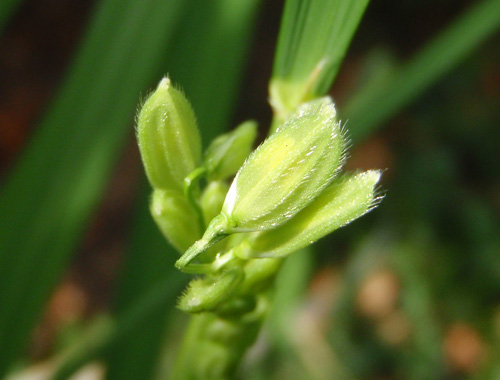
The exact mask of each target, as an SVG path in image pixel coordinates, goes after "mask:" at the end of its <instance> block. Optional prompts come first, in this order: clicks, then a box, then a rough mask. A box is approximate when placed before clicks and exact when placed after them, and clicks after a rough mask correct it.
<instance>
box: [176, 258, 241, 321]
mask: <svg viewBox="0 0 500 380" xmlns="http://www.w3.org/2000/svg"><path fill="white" fill-rule="evenodd" d="M243 277H244V275H243V271H242V270H241V269H240V268H236V267H235V268H232V269H229V270H227V271H224V272H222V273H220V274H218V275H217V276H216V277H212V276H210V277H204V278H197V279H195V280H192V281H191V282H190V283H189V285H188V288H187V290H186V291H185V293H184V294H183V295H182V296H181V298H180V299H179V303H178V305H177V307H178V308H179V309H181V310H183V311H187V312H189V313H200V312H202V311H214V310H215V309H216V308H217V307H218V306H219V305H220V304H221V303H223V302H224V301H227V300H228V299H229V298H230V297H231V296H232V295H233V294H234V291H235V290H236V288H237V285H238V284H240V283H241V281H243Z"/></svg>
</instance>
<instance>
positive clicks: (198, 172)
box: [184, 167, 207, 231]
mask: <svg viewBox="0 0 500 380" xmlns="http://www.w3.org/2000/svg"><path fill="white" fill-rule="evenodd" d="M206 173H207V169H205V168H204V167H200V168H196V169H195V170H193V171H192V172H191V173H189V175H188V176H187V177H186V178H184V194H185V195H186V198H187V199H188V201H189V203H190V204H191V206H192V207H193V209H194V210H195V212H196V216H197V219H198V224H199V226H200V231H205V227H206V226H205V219H204V217H203V211H202V209H201V207H200V204H199V203H198V193H199V191H200V187H199V182H200V179H201V178H202V177H203V176H205V175H206Z"/></svg>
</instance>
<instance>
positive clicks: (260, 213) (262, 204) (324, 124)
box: [222, 97, 345, 231]
mask: <svg viewBox="0 0 500 380" xmlns="http://www.w3.org/2000/svg"><path fill="white" fill-rule="evenodd" d="M335 117H336V111H335V106H334V104H333V102H332V100H331V99H330V98H329V97H325V98H321V99H318V100H314V101H311V102H309V103H306V104H304V105H303V106H301V107H299V108H298V110H297V112H296V113H295V114H294V115H292V116H291V117H290V118H289V119H288V121H287V122H286V123H285V124H283V125H282V126H281V127H279V128H278V129H277V131H276V133H274V134H273V135H272V136H271V137H269V138H268V139H267V140H266V141H265V142H264V143H263V144H262V145H260V146H259V147H258V148H257V149H256V150H255V151H254V152H253V153H252V154H251V155H250V156H249V157H248V159H247V161H246V162H245V164H244V165H243V166H242V167H241V169H240V170H239V171H238V173H237V175H236V178H235V180H234V181H233V183H232V185H231V188H230V190H229V192H228V195H227V197H226V201H225V202H224V206H223V209H222V212H223V213H224V214H225V215H226V216H227V217H228V220H229V221H230V222H232V226H231V228H232V229H233V230H234V231H257V230H267V229H272V228H275V227H277V226H279V225H280V224H282V223H284V222H286V221H287V220H289V219H290V218H292V217H293V216H294V215H295V214H297V213H298V212H299V211H300V210H301V209H303V208H304V207H305V206H306V205H307V204H308V203H310V202H311V201H312V200H313V199H314V198H316V196H317V195H318V194H319V193H321V191H322V190H323V189H324V188H325V187H326V186H327V185H328V184H329V183H330V182H331V181H332V179H333V178H334V177H335V175H336V174H337V173H338V171H339V169H340V167H341V166H342V163H343V155H344V148H345V141H344V137H343V134H342V131H341V128H340V123H339V122H338V121H337V120H336V119H335Z"/></svg>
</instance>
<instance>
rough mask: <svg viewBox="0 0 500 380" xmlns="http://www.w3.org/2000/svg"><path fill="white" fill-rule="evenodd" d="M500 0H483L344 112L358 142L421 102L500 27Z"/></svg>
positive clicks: (371, 87) (357, 97)
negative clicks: (425, 93) (390, 119)
mask: <svg viewBox="0 0 500 380" xmlns="http://www.w3.org/2000/svg"><path fill="white" fill-rule="evenodd" d="M499 14H500V0H483V1H481V2H479V3H475V4H474V5H472V6H471V8H470V9H468V10H466V11H465V13H464V14H463V15H462V16H460V17H459V18H458V19H457V20H455V21H454V22H453V23H451V24H450V25H449V26H448V27H447V28H446V29H444V30H443V31H442V32H441V33H440V34H438V35H437V36H436V37H435V38H433V39H432V40H431V41H430V42H429V43H428V44H427V46H425V47H424V48H422V50H421V51H419V52H418V53H417V54H415V55H414V57H413V58H411V59H410V60H409V61H408V62H407V63H406V64H405V65H403V66H402V67H401V68H400V69H399V70H394V72H393V73H392V75H389V76H388V77H387V78H386V80H385V81H383V82H381V84H380V85H379V86H367V87H366V90H365V91H363V90H361V91H360V92H359V93H358V94H356V95H355V96H354V97H353V98H352V99H351V101H350V103H348V104H347V105H346V107H345V108H344V109H343V110H341V111H343V112H341V114H342V115H341V116H342V118H343V119H344V120H349V126H352V128H350V136H351V138H352V139H353V140H354V141H358V140H361V139H363V138H366V137H367V136H368V135H369V134H370V133H372V132H373V130H374V129H375V128H377V127H379V126H381V125H382V124H383V123H385V122H386V121H387V120H388V119H389V118H391V117H392V116H393V115H394V114H395V113H397V112H398V111H400V110H401V109H402V108H404V107H405V106H407V105H408V104H410V103H411V102H412V101H414V100H415V99H417V98H418V97H419V96H420V95H422V93H424V92H425V91H426V90H428V89H429V88H430V87H431V86H432V85H434V84H435V83H436V82H437V81H438V80H439V79H440V78H441V77H442V76H443V75H445V74H446V73H448V72H449V71H451V70H452V69H453V68H454V67H455V66H456V65H458V64H459V63H460V62H461V61H462V60H463V59H464V58H465V57H467V56H468V55H469V54H471V53H472V52H473V51H474V49H476V48H477V47H478V46H479V45H480V44H481V43H482V42H483V41H484V40H485V39H486V38H488V37H489V36H491V34H493V33H494V32H495V31H496V30H498V28H499V27H500V17H499V16H498V15H499Z"/></svg>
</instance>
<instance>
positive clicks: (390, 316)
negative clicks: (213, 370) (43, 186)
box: [0, 0, 500, 379]
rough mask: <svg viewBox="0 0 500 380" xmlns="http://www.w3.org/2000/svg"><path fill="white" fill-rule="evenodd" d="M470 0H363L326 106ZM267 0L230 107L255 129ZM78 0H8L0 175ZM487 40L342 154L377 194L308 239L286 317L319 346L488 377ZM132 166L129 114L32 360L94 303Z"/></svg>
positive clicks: (493, 314)
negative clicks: (351, 217) (310, 247)
mask: <svg viewBox="0 0 500 380" xmlns="http://www.w3.org/2000/svg"><path fill="white" fill-rule="evenodd" d="M472 4H474V1H470V0H461V1H455V0H454V1H451V0H440V1H430V0H425V1H418V2H416V1H410V0H403V1H402V0H399V1H395V0H394V1H392V0H384V1H373V2H372V3H371V4H370V5H369V7H368V10H367V12H366V14H365V16H364V18H363V20H362V22H361V25H360V28H359V30H358V31H357V33H356V35H355V37H354V40H353V43H352V45H351V48H350V49H349V51H348V55H347V57H346V59H345V61H344V63H343V65H342V69H341V71H340V73H339V75H338V79H337V80H336V83H335V85H334V87H333V89H332V91H331V95H332V97H333V98H334V99H335V101H336V102H337V104H338V106H339V110H340V113H341V114H342V106H343V104H345V102H346V99H349V98H350V96H351V95H352V94H354V93H355V92H356V91H357V89H358V88H359V87H360V86H362V84H363V83H364V81H365V80H366V79H365V78H368V77H369V76H370V75H371V74H370V70H372V69H373V70H375V69H376V68H377V67H386V68H388V70H390V67H391V65H393V64H395V63H396V62H400V61H405V60H408V59H411V57H412V55H413V54H414V53H415V52H416V51H418V49H419V48H421V47H422V46H424V45H425V43H426V42H427V41H429V40H430V39H431V38H432V37H433V36H434V35H435V34H436V33H437V32H438V31H440V30H442V29H443V28H444V27H445V26H446V25H447V24H448V23H449V22H450V21H451V20H453V19H454V18H455V17H457V16H458V15H459V14H460V13H461V12H462V11H464V10H465V9H467V7H468V6H470V5H472ZM282 5H283V4H282V2H281V1H264V2H263V3H262V7H261V9H260V13H259V15H258V17H257V27H256V33H255V34H254V36H253V42H252V48H251V51H250V53H249V55H248V57H249V58H248V61H247V62H248V63H247V65H246V71H245V75H244V80H243V85H242V88H243V90H242V91H241V93H240V95H239V100H238V106H237V109H236V113H235V114H234V116H233V120H234V123H233V124H236V123H238V122H240V121H242V120H245V119H248V118H253V119H256V120H257V121H258V122H259V125H260V126H261V128H262V136H264V134H265V131H266V126H267V125H268V124H269V122H270V118H271V111H270V109H269V107H268V105H267V101H266V99H267V83H268V80H269V78H270V75H271V68H272V59H273V55H274V49H275V44H276V38H277V33H278V30H279V21H280V16H281V11H282ZM93 6H94V2H93V1H83V0H74V1H71V2H68V1H63V0H38V1H32V0H27V1H23V3H22V5H21V6H20V8H19V9H17V11H16V12H15V14H14V15H13V17H12V18H11V19H10V20H9V22H8V24H7V26H6V29H5V30H4V32H3V34H2V35H1V37H0V144H1V150H0V152H1V153H0V154H1V168H0V170H1V176H2V183H3V182H4V179H5V178H6V176H8V174H9V172H10V170H11V169H12V167H13V165H14V163H15V161H16V158H17V157H18V156H19V154H20V152H21V151H22V149H23V147H24V146H25V144H26V142H27V141H28V140H29V139H30V136H31V135H32V134H33V133H34V130H35V128H36V125H37V120H39V119H40V118H41V117H42V116H43V114H44V111H45V109H46V107H47V106H48V105H49V103H50V101H51V99H53V97H54V96H55V94H56V92H57V90H58V86H59V85H60V84H61V82H62V80H63V78H64V75H65V72H66V69H67V68H68V67H69V65H70V64H71V62H72V55H73V53H74V51H75V47H76V46H77V45H78V43H79V41H80V40H81V38H82V36H83V33H84V30H85V26H86V23H87V21H88V20H89V17H90V12H91V10H92V7H93ZM499 17H500V16H499ZM499 43H500V36H499V35H498V33H496V34H495V35H494V36H493V37H492V38H489V39H488V41H487V42H486V43H484V44H483V45H482V46H481V47H480V48H479V49H477V50H476V51H475V52H474V54H473V55H471V56H469V57H467V59H465V60H464V61H463V62H462V63H461V64H460V65H459V66H458V67H456V68H455V69H454V70H452V72H450V73H448V74H447V75H445V76H444V77H442V78H441V79H440V80H439V81H438V83H436V84H435V85H434V86H432V88H431V89H430V90H428V91H426V92H425V93H424V94H423V95H422V96H421V97H419V99H418V100H417V101H416V102H415V103H414V104H412V105H411V106H409V107H406V108H405V109H404V110H402V111H401V112H399V113H398V114H397V116H395V117H394V118H392V119H391V120H390V121H389V122H387V123H385V124H384V125H382V126H380V128H379V129H378V130H377V131H376V132H375V133H373V134H371V136H370V137H369V138H368V139H366V140H365V141H362V142H361V143H360V144H359V145H356V146H354V147H353V149H352V150H351V157H350V159H349V161H348V168H349V169H351V170H355V169H368V168H382V169H385V172H384V178H383V183H382V188H383V191H384V192H385V193H386V198H385V200H384V201H383V202H382V204H381V206H380V207H379V209H377V210H376V211H375V212H373V213H371V214H370V215H369V216H367V217H366V218H364V219H363V220H361V221H358V222H356V224H359V226H358V227H357V228H356V230H353V229H351V226H350V227H348V228H346V229H345V230H342V231H339V232H338V233H336V234H335V237H334V238H330V239H326V240H323V241H321V242H320V243H319V244H318V249H317V255H316V260H315V263H314V266H315V268H317V270H316V272H315V273H316V274H314V275H313V278H312V280H311V282H310V283H309V286H308V290H307V294H306V300H307V301H305V302H304V305H302V307H303V308H304V310H303V311H301V313H299V317H297V321H295V322H294V323H298V324H299V325H300V329H304V328H306V327H305V326H309V325H315V326H316V328H318V329H319V331H320V332H323V333H324V332H325V331H330V330H331V331H333V332H332V333H331V334H334V336H337V338H338V339H336V340H335V339H334V341H337V342H339V343H338V344H339V346H338V347H336V349H337V351H336V354H335V357H337V359H338V360H339V362H340V363H344V364H345V363H347V364H345V365H346V366H347V367H348V368H349V367H351V369H350V370H351V371H352V372H353V374H354V375H355V376H356V377H360V378H380V379H382V378H384V379H390V378H405V377H401V373H406V374H410V373H411V374H415V373H417V374H418V373H419V371H420V372H421V374H420V375H414V376H413V375H412V376H408V377H407V378H429V379H430V378H450V379H461V378H476V377H477V378H484V379H487V378H491V379H493V378H500V377H498V376H500V372H499V371H500V370H499V367H498V363H500V356H498V355H499V353H500V351H499V348H500V346H499V339H500V234H499V231H500V165H499V164H500V154H499V153H498V151H499V148H498V147H499V146H500V133H499V131H498V129H499V126H500V111H499V110H500V48H499V47H500V44H499ZM167 70H168V68H167ZM174 80H175V78H174ZM188 95H189V94H188ZM138 98H139V96H138ZM347 126H348V128H355V127H356V126H355V125H349V123H348V124H347ZM141 171H142V169H141V166H140V160H139V156H138V151H137V149H136V146H135V141H134V138H133V128H132V125H130V138H129V142H128V144H127V148H126V149H125V152H124V154H123V155H122V157H121V159H120V161H119V163H118V164H117V166H116V170H115V171H114V173H113V178H112V181H111V182H110V183H109V186H108V187H107V190H106V193H105V195H104V198H103V200H102V202H101V203H100V206H99V209H98V212H97V213H96V214H95V215H94V216H93V217H92V222H91V225H90V227H89V228H88V230H87V231H86V236H85V239H84V241H83V242H82V243H81V244H80V246H79V249H78V253H77V255H76V256H75V257H74V259H73V263H72V265H71V267H70V268H69V270H68V271H67V273H66V275H65V276H64V279H63V281H62V282H61V283H60V285H58V287H57V289H56V290H55V292H54V294H53V296H52V298H51V301H50V302H49V304H48V305H47V306H46V308H45V312H44V317H43V320H42V321H41V322H40V323H39V325H38V327H37V329H36V330H35V333H34V335H33V338H32V339H31V344H30V350H29V352H30V355H31V357H32V359H33V360H41V359H46V358H48V357H50V356H51V355H52V354H53V352H54V350H55V348H54V347H55V345H57V342H58V341H59V340H60V339H62V338H61V331H62V330H61V326H70V325H71V324H75V323H76V324H78V323H79V322H80V321H85V320H87V319H89V318H91V317H92V316H94V315H96V314H97V313H100V312H102V311H106V310H107V309H108V308H109V304H110V302H111V299H112V297H113V291H114V286H115V282H116V278H117V275H118V272H119V268H120V264H121V260H122V257H123V252H124V249H125V245H126V236H127V234H128V233H129V223H130V220H131V217H132V214H133V204H134V199H135V195H136V193H137V191H138V183H139V179H140V177H141ZM360 231H364V234H363V235H361V238H360ZM346 284H347V285H346ZM346 288H347V290H346ZM318 305H321V306H318ZM342 305H343V306H342ZM346 305H347V306H346ZM325 310H326V311H325ZM332 310H333V312H332ZM331 313H333V317H332V314H331ZM302 314H303V315H302ZM301 318H302V319H301ZM311 321H312V322H311ZM321 323H323V324H325V326H323V325H322V324H321ZM318 326H319V327H318ZM332 326H333V327H332ZM336 326H337V327H336ZM68 331H71V329H69V330H66V333H67V334H69V335H68V336H71V333H68ZM335 334H337V335H335ZM313 335H314V334H312V333H311V334H310V335H309V337H311V336H313ZM311 339H312V338H311ZM320 343H321V342H319V343H318V341H316V344H320ZM301 344H302V345H303V347H307V341H306V342H302V343H301ZM339 347H340V348H339ZM367 358H368V359H367ZM495 358H498V361H496V360H495ZM302 360H303V361H304V362H305V363H314V360H313V359H310V358H308V357H307V354H305V356H304V357H303V358H302ZM403 362H404V363H406V364H402V363H403ZM488 363H490V364H488ZM426 371H428V372H426ZM495 371H496V372H495ZM426 373H427V374H429V373H431V374H432V376H431V377H426V376H427V375H426ZM495 376H497V377H495Z"/></svg>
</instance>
